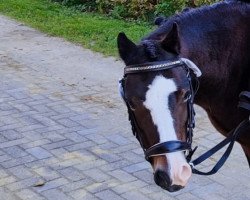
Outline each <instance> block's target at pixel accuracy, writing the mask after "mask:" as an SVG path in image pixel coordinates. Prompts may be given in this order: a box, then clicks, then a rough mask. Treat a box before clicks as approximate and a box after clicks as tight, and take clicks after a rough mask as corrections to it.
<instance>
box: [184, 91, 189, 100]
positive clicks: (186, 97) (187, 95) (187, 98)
mask: <svg viewBox="0 0 250 200" xmlns="http://www.w3.org/2000/svg"><path fill="white" fill-rule="evenodd" d="M190 98H191V92H190V91H186V92H185V94H184V97H183V99H184V100H183V101H184V102H187V101H188V100H189V99H190Z"/></svg>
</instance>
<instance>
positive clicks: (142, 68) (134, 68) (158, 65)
mask: <svg viewBox="0 0 250 200" xmlns="http://www.w3.org/2000/svg"><path fill="white" fill-rule="evenodd" d="M181 64H183V61H180V60H177V61H172V62H150V63H144V64H141V65H140V64H139V65H128V66H126V67H125V68H124V74H131V73H138V72H148V71H158V70H163V69H169V68H172V67H175V66H176V65H181Z"/></svg>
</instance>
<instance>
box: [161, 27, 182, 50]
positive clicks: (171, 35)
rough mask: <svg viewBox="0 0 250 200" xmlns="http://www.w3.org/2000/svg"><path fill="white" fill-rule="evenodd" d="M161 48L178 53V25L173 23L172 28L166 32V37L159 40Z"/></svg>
mask: <svg viewBox="0 0 250 200" xmlns="http://www.w3.org/2000/svg"><path fill="white" fill-rule="evenodd" d="M161 44H162V48H163V49H165V50H166V51H168V52H171V53H175V54H179V53H180V40H179V32H178V25H177V23H176V22H174V23H173V26H172V29H171V30H170V31H169V32H168V34H167V35H166V37H165V38H164V39H163V40H162V41H161Z"/></svg>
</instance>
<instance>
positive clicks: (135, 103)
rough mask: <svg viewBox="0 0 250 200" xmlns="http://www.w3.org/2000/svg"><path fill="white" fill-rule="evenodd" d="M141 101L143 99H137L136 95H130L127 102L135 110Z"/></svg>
mask: <svg viewBox="0 0 250 200" xmlns="http://www.w3.org/2000/svg"><path fill="white" fill-rule="evenodd" d="M142 103H143V100H141V99H139V98H138V97H132V98H131V100H130V101H129V102H128V104H129V107H130V108H131V110H135V109H136V108H137V107H138V106H140V105H141V104H142Z"/></svg>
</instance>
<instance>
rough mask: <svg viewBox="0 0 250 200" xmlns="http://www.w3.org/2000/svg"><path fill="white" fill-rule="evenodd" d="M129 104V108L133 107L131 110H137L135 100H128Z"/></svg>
mask: <svg viewBox="0 0 250 200" xmlns="http://www.w3.org/2000/svg"><path fill="white" fill-rule="evenodd" d="M128 105H129V108H130V109H131V110H133V111H134V110H135V105H134V104H133V102H132V101H129V102H128Z"/></svg>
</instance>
